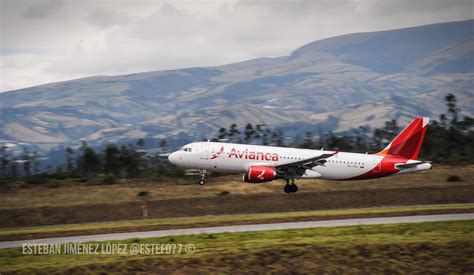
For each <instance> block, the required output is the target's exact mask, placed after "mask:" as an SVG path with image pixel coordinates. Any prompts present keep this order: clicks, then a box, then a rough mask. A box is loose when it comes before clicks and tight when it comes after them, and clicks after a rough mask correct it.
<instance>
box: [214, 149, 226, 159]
mask: <svg viewBox="0 0 474 275" xmlns="http://www.w3.org/2000/svg"><path fill="white" fill-rule="evenodd" d="M223 152H224V146H222V147H221V149H220V150H219V152H217V153H215V154H214V155H213V156H212V157H211V159H216V158H218V157H219V156H220V155H221V154H222V153H223Z"/></svg>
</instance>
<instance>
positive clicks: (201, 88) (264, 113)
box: [0, 20, 474, 148]
mask: <svg viewBox="0 0 474 275" xmlns="http://www.w3.org/2000/svg"><path fill="white" fill-rule="evenodd" d="M473 87H474V20H468V21H461V22H449V23H440V24H433V25H426V26H418V27H412V28H406V29H397V30H389V31H381V32H371V33H355V34H348V35H342V36H338V37H333V38H328V39H324V40H320V41H316V42H312V43H310V44H307V45H305V46H303V47H301V48H299V49H296V50H295V51H294V52H293V53H291V55H289V56H282V57H277V58H260V59H254V60H249V61H244V62H240V63H234V64H228V65H223V66H217V67H202V68H187V69H179V70H169V71H155V72H144V73H137V74H130V75H121V76H95V77H88V78H83V79H77V80H71V81H65V82H59V83H51V84H46V85H41V86H36V87H31V88H26V89H21V90H15V91H10V92H5V93H2V94H0V114H1V118H2V119H1V121H0V139H3V140H10V141H13V142H28V143H34V144H37V145H40V146H43V147H45V148H47V147H52V146H55V145H58V144H64V143H77V142H78V141H79V140H80V139H84V140H87V141H89V142H91V143H97V144H99V143H103V142H116V141H118V140H120V139H137V138H141V137H160V138H161V137H172V136H174V137H176V136H180V137H183V138H184V137H188V138H190V139H195V140H197V139H201V138H205V137H210V136H214V135H215V133H216V131H217V129H219V128H220V127H228V126H229V125H230V124H232V123H236V124H237V125H239V126H241V127H242V126H244V125H245V124H246V123H252V124H257V123H265V124H266V125H269V126H271V127H293V128H295V127H296V128H295V129H299V130H302V129H303V128H304V129H305V130H308V129H309V130H313V131H314V132H315V131H316V130H317V129H318V127H319V128H324V129H329V130H336V131H342V130H349V129H350V128H352V127H358V126H361V125H366V124H368V125H371V126H381V125H382V124H383V123H384V121H386V120H388V119H392V118H397V119H399V120H400V122H401V123H404V122H407V121H408V120H410V119H411V118H412V117H414V116H418V115H423V116H431V117H433V118H436V117H437V116H438V115H439V114H440V113H443V112H446V110H445V106H444V96H445V95H446V94H448V93H453V94H454V95H456V97H457V99H458V104H459V107H461V109H462V111H463V113H464V114H467V115H472V114H473V113H474V104H473V103H474V102H473V99H474V96H473ZM318 125H319V126H318Z"/></svg>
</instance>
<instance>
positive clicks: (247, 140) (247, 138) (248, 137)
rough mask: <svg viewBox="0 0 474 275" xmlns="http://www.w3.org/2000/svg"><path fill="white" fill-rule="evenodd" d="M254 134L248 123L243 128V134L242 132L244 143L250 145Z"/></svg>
mask: <svg viewBox="0 0 474 275" xmlns="http://www.w3.org/2000/svg"><path fill="white" fill-rule="evenodd" d="M254 134H255V130H254V129H253V126H252V124H250V123H248V124H247V125H246V126H245V132H244V141H245V143H247V144H248V143H250V142H251V141H252V139H253V136H254Z"/></svg>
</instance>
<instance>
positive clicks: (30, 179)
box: [25, 176, 48, 184]
mask: <svg viewBox="0 0 474 275" xmlns="http://www.w3.org/2000/svg"><path fill="white" fill-rule="evenodd" d="M25 182H26V183H28V184H44V183H48V179H47V178H44V177H41V176H30V177H28V178H26V179H25Z"/></svg>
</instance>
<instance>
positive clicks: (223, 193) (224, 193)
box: [217, 191, 230, 196]
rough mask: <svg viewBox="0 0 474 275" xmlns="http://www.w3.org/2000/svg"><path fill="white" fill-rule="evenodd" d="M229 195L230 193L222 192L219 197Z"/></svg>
mask: <svg viewBox="0 0 474 275" xmlns="http://www.w3.org/2000/svg"><path fill="white" fill-rule="evenodd" d="M229 194H230V192H229V191H222V192H220V193H219V194H217V195H218V196H227V195H229Z"/></svg>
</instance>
